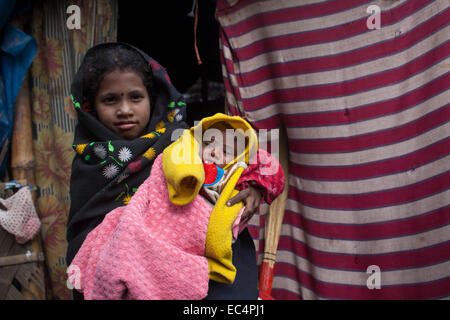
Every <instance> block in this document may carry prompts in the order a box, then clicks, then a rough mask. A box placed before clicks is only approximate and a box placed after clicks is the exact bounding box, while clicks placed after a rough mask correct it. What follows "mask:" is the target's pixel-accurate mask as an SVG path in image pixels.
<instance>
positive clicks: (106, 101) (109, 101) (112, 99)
mask: <svg viewBox="0 0 450 320" xmlns="http://www.w3.org/2000/svg"><path fill="white" fill-rule="evenodd" d="M115 101H116V98H115V97H106V98H104V99H103V100H102V102H103V103H106V104H108V103H114V102H115Z"/></svg>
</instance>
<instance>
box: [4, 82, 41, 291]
mask: <svg viewBox="0 0 450 320" xmlns="http://www.w3.org/2000/svg"><path fill="white" fill-rule="evenodd" d="M11 140H12V141H11V171H12V178H13V179H14V180H21V179H24V180H26V181H27V183H28V185H35V184H36V180H35V176H34V167H35V160H34V153H33V134H32V129H31V105H30V91H29V85H28V74H27V75H26V76H25V80H24V82H23V83H22V87H21V88H20V91H19V93H18V95H17V98H16V104H15V109H14V123H13V131H12V139H11ZM31 194H32V197H33V202H34V204H35V207H36V208H37V206H36V204H37V199H36V191H31ZM30 247H31V249H32V250H33V252H35V253H37V254H40V253H41V252H42V245H41V236H40V233H38V234H37V235H36V236H35V237H34V239H33V240H31V243H30ZM38 268H39V273H40V274H41V275H44V274H45V272H44V264H43V263H42V262H38ZM29 289H30V290H31V292H32V293H33V294H34V296H35V297H36V298H37V299H38V300H45V298H46V296H45V288H44V290H42V289H41V288H39V287H38V286H37V285H36V284H35V283H34V282H31V281H30V287H29ZM22 293H23V294H24V296H25V298H26V299H27V300H32V299H34V297H33V295H32V294H30V293H29V292H27V291H23V292H22Z"/></svg>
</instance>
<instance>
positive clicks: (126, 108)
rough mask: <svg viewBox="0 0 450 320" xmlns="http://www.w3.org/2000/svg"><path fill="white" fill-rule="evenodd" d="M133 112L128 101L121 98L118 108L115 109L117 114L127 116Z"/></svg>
mask: <svg viewBox="0 0 450 320" xmlns="http://www.w3.org/2000/svg"><path fill="white" fill-rule="evenodd" d="M131 114H133V109H132V108H131V105H130V103H129V102H128V101H127V100H125V99H124V100H123V102H122V103H121V104H120V106H119V109H118V110H117V115H118V116H128V115H131Z"/></svg>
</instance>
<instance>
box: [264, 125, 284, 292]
mask: <svg viewBox="0 0 450 320" xmlns="http://www.w3.org/2000/svg"><path fill="white" fill-rule="evenodd" d="M287 141H288V140H287V134H286V128H285V127H284V126H281V128H280V136H279V143H280V148H279V149H280V164H281V166H282V167H283V171H284V175H285V177H286V182H285V185H284V190H283V192H282V193H281V194H280V195H279V196H278V197H277V198H276V199H275V200H274V201H273V202H272V204H271V205H270V208H269V213H268V215H267V218H266V223H265V229H264V242H265V243H264V254H263V260H262V264H261V269H260V274H259V296H260V298H261V299H263V300H270V299H273V298H272V296H271V291H272V281H273V271H274V266H275V261H276V257H277V249H278V242H279V240H280V233H281V226H282V224H283V218H284V210H285V208H286V200H287V195H288V191H289V181H288V174H289V170H288V167H289V147H288V142H287Z"/></svg>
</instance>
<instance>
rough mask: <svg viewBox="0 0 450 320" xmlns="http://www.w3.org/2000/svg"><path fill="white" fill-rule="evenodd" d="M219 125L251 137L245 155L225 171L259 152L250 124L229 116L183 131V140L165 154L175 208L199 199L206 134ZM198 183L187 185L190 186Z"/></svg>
mask: <svg viewBox="0 0 450 320" xmlns="http://www.w3.org/2000/svg"><path fill="white" fill-rule="evenodd" d="M217 122H226V123H228V124H230V125H231V126H232V127H233V128H234V129H236V130H242V131H243V133H244V135H245V136H246V137H248V143H247V144H246V146H245V151H244V152H243V153H241V154H240V155H238V156H237V157H236V158H235V159H234V160H233V161H232V162H230V163H229V164H228V165H227V166H226V167H225V169H226V168H228V167H229V166H231V165H232V164H234V163H236V162H244V163H245V164H246V165H247V164H248V163H249V159H251V157H252V156H253V155H255V153H256V151H257V149H258V140H257V137H256V133H255V131H254V129H253V128H252V127H251V126H250V124H249V123H248V122H247V121H245V120H244V119H242V118H241V117H236V116H227V115H225V114H222V113H217V114H215V115H214V116H212V117H207V118H204V119H203V120H202V121H200V122H199V123H198V124H197V125H195V126H194V127H192V128H191V129H189V130H184V132H183V134H182V135H181V137H180V138H178V139H177V140H176V141H175V142H173V143H172V144H171V145H169V146H168V147H167V148H166V149H165V150H164V151H163V170H164V173H165V175H166V179H167V184H168V190H169V198H170V201H171V202H172V203H174V204H176V205H186V204H188V203H190V202H191V201H192V200H194V198H195V197H196V195H197V193H198V192H199V191H200V188H201V187H202V185H203V181H204V180H205V174H204V169H203V164H202V160H201V158H200V143H199V141H201V139H202V138H203V133H204V132H205V131H206V130H207V129H208V128H210V127H211V126H212V125H213V124H215V123H217ZM192 179H194V181H195V182H196V183H195V184H193V183H188V182H192V181H193V180H192Z"/></svg>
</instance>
